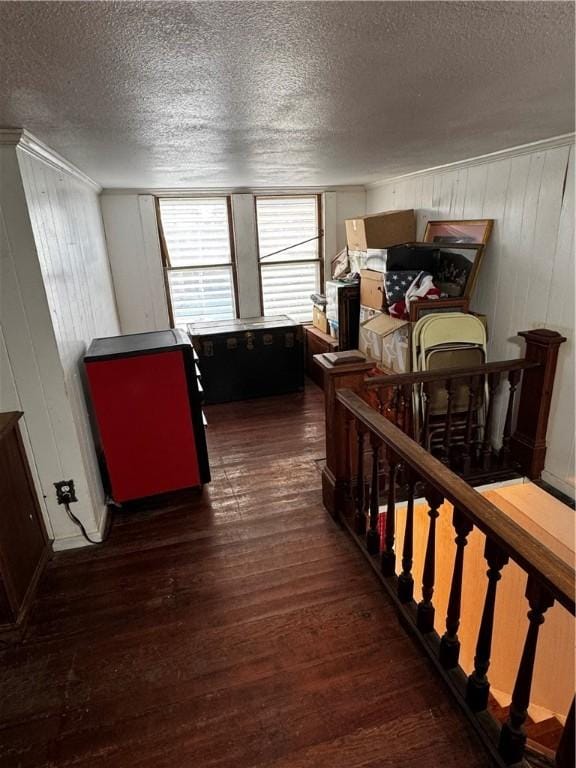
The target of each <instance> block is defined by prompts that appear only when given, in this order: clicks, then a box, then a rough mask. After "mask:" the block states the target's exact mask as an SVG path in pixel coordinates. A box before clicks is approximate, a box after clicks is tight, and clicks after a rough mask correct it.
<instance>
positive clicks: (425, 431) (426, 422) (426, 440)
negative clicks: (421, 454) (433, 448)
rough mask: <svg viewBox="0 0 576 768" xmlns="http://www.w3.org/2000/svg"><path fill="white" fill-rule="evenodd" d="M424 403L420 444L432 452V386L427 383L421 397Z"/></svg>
mask: <svg viewBox="0 0 576 768" xmlns="http://www.w3.org/2000/svg"><path fill="white" fill-rule="evenodd" d="M420 400H421V403H422V437H421V440H420V444H421V445H422V447H423V448H425V449H426V450H427V451H430V384H428V382H426V383H425V384H424V385H423V387H422V394H421V397H420Z"/></svg>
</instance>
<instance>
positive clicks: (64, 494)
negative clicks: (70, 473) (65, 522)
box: [54, 480, 78, 504]
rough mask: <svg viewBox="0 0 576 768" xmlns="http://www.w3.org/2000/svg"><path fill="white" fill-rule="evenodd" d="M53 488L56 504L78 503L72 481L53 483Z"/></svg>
mask: <svg viewBox="0 0 576 768" xmlns="http://www.w3.org/2000/svg"><path fill="white" fill-rule="evenodd" d="M54 488H56V501H57V502H58V504H72V502H74V501H78V499H77V498H76V489H75V488H74V480H60V482H58V483H54Z"/></svg>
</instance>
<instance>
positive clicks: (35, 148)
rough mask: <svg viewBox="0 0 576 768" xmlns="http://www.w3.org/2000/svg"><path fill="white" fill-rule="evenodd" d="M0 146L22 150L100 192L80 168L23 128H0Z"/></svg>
mask: <svg viewBox="0 0 576 768" xmlns="http://www.w3.org/2000/svg"><path fill="white" fill-rule="evenodd" d="M0 146H12V147H18V148H19V149H22V150H23V151H24V152H26V153H27V154H29V155H32V156H33V157H36V158H38V159H39V160H42V162H44V163H47V164H48V165H50V166H51V167H52V168H55V169H56V170H57V171H63V172H64V173H67V174H68V175H70V176H73V177H74V178H75V179H77V180H78V181H81V182H82V183H83V184H86V185H87V186H89V187H91V188H92V189H93V190H94V191H95V192H96V193H98V194H99V193H100V192H101V191H102V187H101V185H100V184H98V182H96V181H94V179H91V178H90V176H87V175H86V174H85V173H84V172H83V171H81V170H80V168H77V167H76V166H75V165H73V163H70V162H68V160H66V159H65V158H64V157H62V155H59V154H58V152H55V151H54V150H53V149H51V148H50V147H49V146H48V145H47V144H44V142H43V141H40V139H37V138H36V137H35V136H33V135H32V134H31V133H29V132H28V131H27V130H26V129H24V128H0Z"/></svg>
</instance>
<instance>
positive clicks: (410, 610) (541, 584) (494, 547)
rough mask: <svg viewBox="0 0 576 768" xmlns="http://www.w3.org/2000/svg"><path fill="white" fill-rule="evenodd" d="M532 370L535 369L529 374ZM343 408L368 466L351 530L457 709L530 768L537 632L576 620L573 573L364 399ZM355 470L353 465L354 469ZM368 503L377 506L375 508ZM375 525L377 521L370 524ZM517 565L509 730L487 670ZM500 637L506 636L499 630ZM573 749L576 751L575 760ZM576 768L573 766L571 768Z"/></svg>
mask: <svg viewBox="0 0 576 768" xmlns="http://www.w3.org/2000/svg"><path fill="white" fill-rule="evenodd" d="M526 370H532V369H531V368H527V369H526ZM336 399H337V402H338V404H339V406H340V408H341V409H342V411H343V412H344V413H345V414H346V422H347V424H348V430H349V432H350V433H352V434H356V435H357V436H358V443H357V447H358V455H357V456H358V461H359V462H360V463H359V467H358V472H357V473H356V476H355V478H354V479H353V478H350V484H349V486H348V487H349V488H351V487H352V483H355V485H356V489H355V490H356V493H355V495H354V498H353V500H352V501H351V502H350V504H353V505H354V507H355V517H354V525H353V526H352V525H350V524H349V522H348V516H347V515H345V514H343V515H342V516H341V520H342V522H343V524H344V525H346V526H347V527H348V528H349V530H350V532H351V533H352V535H353V536H354V538H355V540H356V542H357V543H358V544H359V545H360V546H361V548H362V550H363V552H364V555H365V556H366V558H367V560H368V561H369V562H370V563H371V565H372V567H373V568H374V570H375V571H376V572H377V573H378V574H379V576H380V578H381V581H382V584H383V585H384V587H385V589H386V590H387V592H388V593H389V595H390V596H391V597H392V599H393V600H394V602H395V603H396V606H397V608H398V610H399V612H400V613H401V615H402V616H403V617H404V619H405V620H406V622H407V624H408V626H409V627H410V628H411V631H412V632H413V633H414V634H415V635H416V636H417V637H418V638H419V639H420V641H421V642H422V645H423V647H424V648H426V650H427V652H428V654H429V655H430V658H431V659H432V660H433V661H434V663H435V665H436V667H437V668H438V670H439V672H440V673H441V674H442V675H443V676H444V679H445V680H446V682H447V684H448V685H449V687H450V688H451V690H452V692H453V693H454V695H455V697H456V699H457V701H458V702H459V704H460V705H461V706H462V708H463V710H464V711H465V712H466V714H467V715H468V717H469V718H470V721H471V722H472V723H473V724H474V726H475V728H476V730H477V732H478V733H479V735H480V736H481V738H482V739H483V741H484V743H485V745H486V746H487V748H488V749H489V750H490V752H491V753H492V755H493V757H494V759H495V761H496V762H497V763H498V764H499V765H506V766H508V765H515V764H521V763H522V761H523V759H524V753H525V747H526V740H527V735H526V730H525V723H526V722H527V717H528V714H527V710H528V705H529V703H530V693H531V686H532V676H533V670H534V663H535V659H536V654H537V647H538V633H539V628H540V626H541V625H542V624H543V623H544V621H545V613H546V611H547V610H548V609H549V608H550V607H551V606H552V604H553V603H554V602H555V601H556V602H557V603H559V604H560V605H561V606H563V608H564V609H566V610H567V611H569V612H570V614H571V615H572V616H574V613H575V601H576V588H575V572H574V568H572V567H570V566H569V565H567V564H566V563H565V562H564V561H563V560H561V559H560V558H558V557H557V556H556V555H555V554H553V553H552V552H551V551H550V550H549V549H547V548H546V547H545V546H544V545H543V544H542V543H541V542H539V541H538V540H537V539H535V538H534V537H533V536H531V535H530V534H529V533H528V532H527V531H525V530H524V529H523V528H521V527H520V526H519V525H517V524H516V523H515V522H513V521H512V520H511V519H510V518H509V517H507V516H506V515H504V514H503V513H502V512H501V511H500V510H499V509H498V508H497V507H495V506H494V505H493V504H492V503H491V502H490V501H488V499H486V498H485V497H484V496H482V495H480V494H479V493H478V492H477V491H475V490H474V488H472V487H471V486H470V485H469V484H468V483H467V482H466V481H465V480H464V479H463V478H462V477H459V476H458V475H457V474H455V473H454V472H453V471H452V470H451V469H450V468H449V467H448V466H446V464H445V463H443V462H442V461H440V460H439V459H437V458H435V457H434V456H432V455H431V454H430V453H429V452H428V451H426V450H425V449H424V448H423V447H422V446H420V445H419V444H418V443H416V442H415V441H414V440H413V439H412V438H411V437H410V436H409V435H407V434H405V433H404V432H403V431H402V430H401V429H399V428H398V427H397V426H396V425H395V424H393V423H392V422H391V421H390V420H389V419H387V418H385V417H384V416H383V415H382V414H380V413H378V411H376V410H375V409H374V408H372V407H371V406H370V405H369V404H368V403H366V402H365V401H364V400H363V399H362V398H361V397H360V396H359V395H358V394H357V393H355V392H353V391H352V390H349V389H342V390H339V391H338V392H337V393H336ZM367 438H368V439H369V441H370V445H371V448H372V450H371V456H370V458H371V472H370V473H367V475H368V476H369V477H370V478H371V479H370V480H368V479H367V477H366V476H365V474H364V472H363V469H362V467H363V465H364V461H365V455H364V453H363V448H364V445H365V442H366V441H367ZM383 452H386V453H388V457H389V460H388V474H389V476H388V482H387V488H388V492H387V509H386V515H385V518H386V519H385V528H384V531H383V532H382V535H381V540H380V542H377V541H375V538H376V536H377V534H375V531H377V529H378V519H377V518H378V514H377V509H378V506H377V505H378V499H379V492H380V477H379V469H380V464H379V462H380V455H381V453H383ZM348 466H349V467H350V463H349V464H348ZM399 483H402V484H403V485H404V486H405V488H406V489H407V490H406V493H405V498H406V512H405V514H406V529H405V535H404V542H403V551H402V569H401V573H400V574H397V572H396V554H395V551H394V547H395V518H396V514H395V513H396V507H395V493H396V487H397V485H398V484H399ZM417 486H418V487H419V488H421V489H422V491H423V495H424V497H425V498H426V500H427V503H428V506H429V512H428V518H429V519H428V533H427V543H426V548H425V555H424V568H423V576H422V599H421V601H420V602H419V603H418V605H415V604H414V602H413V599H412V593H413V577H412V573H411V571H412V559H413V536H414V519H413V509H414V495H415V488H416V487H417ZM367 500H369V502H368V501H367ZM444 501H447V502H449V503H450V504H451V505H452V507H453V510H454V513H453V526H454V529H455V533H456V539H455V542H456V547H455V552H454V565H453V571H452V579H451V584H450V593H449V601H448V610H447V617H446V625H445V626H446V631H445V632H444V634H443V636H442V638H439V637H438V635H437V633H436V632H435V630H434V626H435V625H434V613H435V608H434V588H435V577H436V574H435V570H436V521H437V519H438V516H439V514H440V512H439V510H440V508H441V506H442V504H443V502H444ZM367 516H368V517H367ZM473 528H476V529H478V530H479V531H481V532H482V533H483V534H484V535H485V537H486V539H485V552H484V556H485V559H486V562H487V564H488V572H487V582H486V593H485V599H484V607H483V609H482V613H481V621H480V628H479V632H478V641H477V645H476V656H475V660H474V669H473V671H472V672H471V674H470V675H469V676H468V677H467V678H466V676H465V675H464V673H463V671H462V669H461V668H460V667H459V666H458V658H459V650H460V641H459V638H458V631H459V625H460V619H461V600H462V578H463V565H464V550H465V546H466V540H467V536H468V535H469V534H470V532H471V531H472V529H473ZM509 560H513V561H514V562H515V563H516V564H517V565H518V566H519V567H520V568H521V569H522V570H523V571H524V572H525V573H526V574H527V577H528V580H527V587H526V599H527V602H528V607H529V610H528V614H527V615H528V622H527V630H526V639H525V642H524V649H523V652H522V656H521V660H520V664H519V668H518V672H517V676H516V683H515V686H514V690H513V693H512V702H511V705H510V708H509V712H508V716H507V719H506V722H505V723H504V724H503V725H502V726H501V727H500V726H499V725H498V724H497V723H496V721H495V720H494V719H493V718H492V717H491V716H490V715H489V712H488V704H489V691H490V682H489V677H488V670H489V667H490V656H491V648H492V639H493V635H494V631H495V627H494V609H495V602H496V593H497V585H498V581H499V579H500V572H501V571H502V569H503V568H504V567H505V566H506V564H507V563H508V561H509ZM496 630H497V628H496ZM573 744H574V713H573V707H572V710H571V712H570V713H568V718H567V721H566V726H565V730H564V734H563V736H562V740H561V743H560V745H559V747H558V750H557V753H556V766H557V767H558V768H569V766H573ZM571 750H572V751H571ZM570 760H572V762H570Z"/></svg>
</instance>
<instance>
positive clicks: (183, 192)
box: [102, 184, 366, 197]
mask: <svg viewBox="0 0 576 768" xmlns="http://www.w3.org/2000/svg"><path fill="white" fill-rule="evenodd" d="M324 192H360V193H364V192H366V187H365V186H364V185H363V184H353V185H333V186H327V187H214V188H210V187H170V188H165V187H108V188H105V189H103V190H102V194H103V195H154V196H155V197H222V196H223V195H322V194H324Z"/></svg>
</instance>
